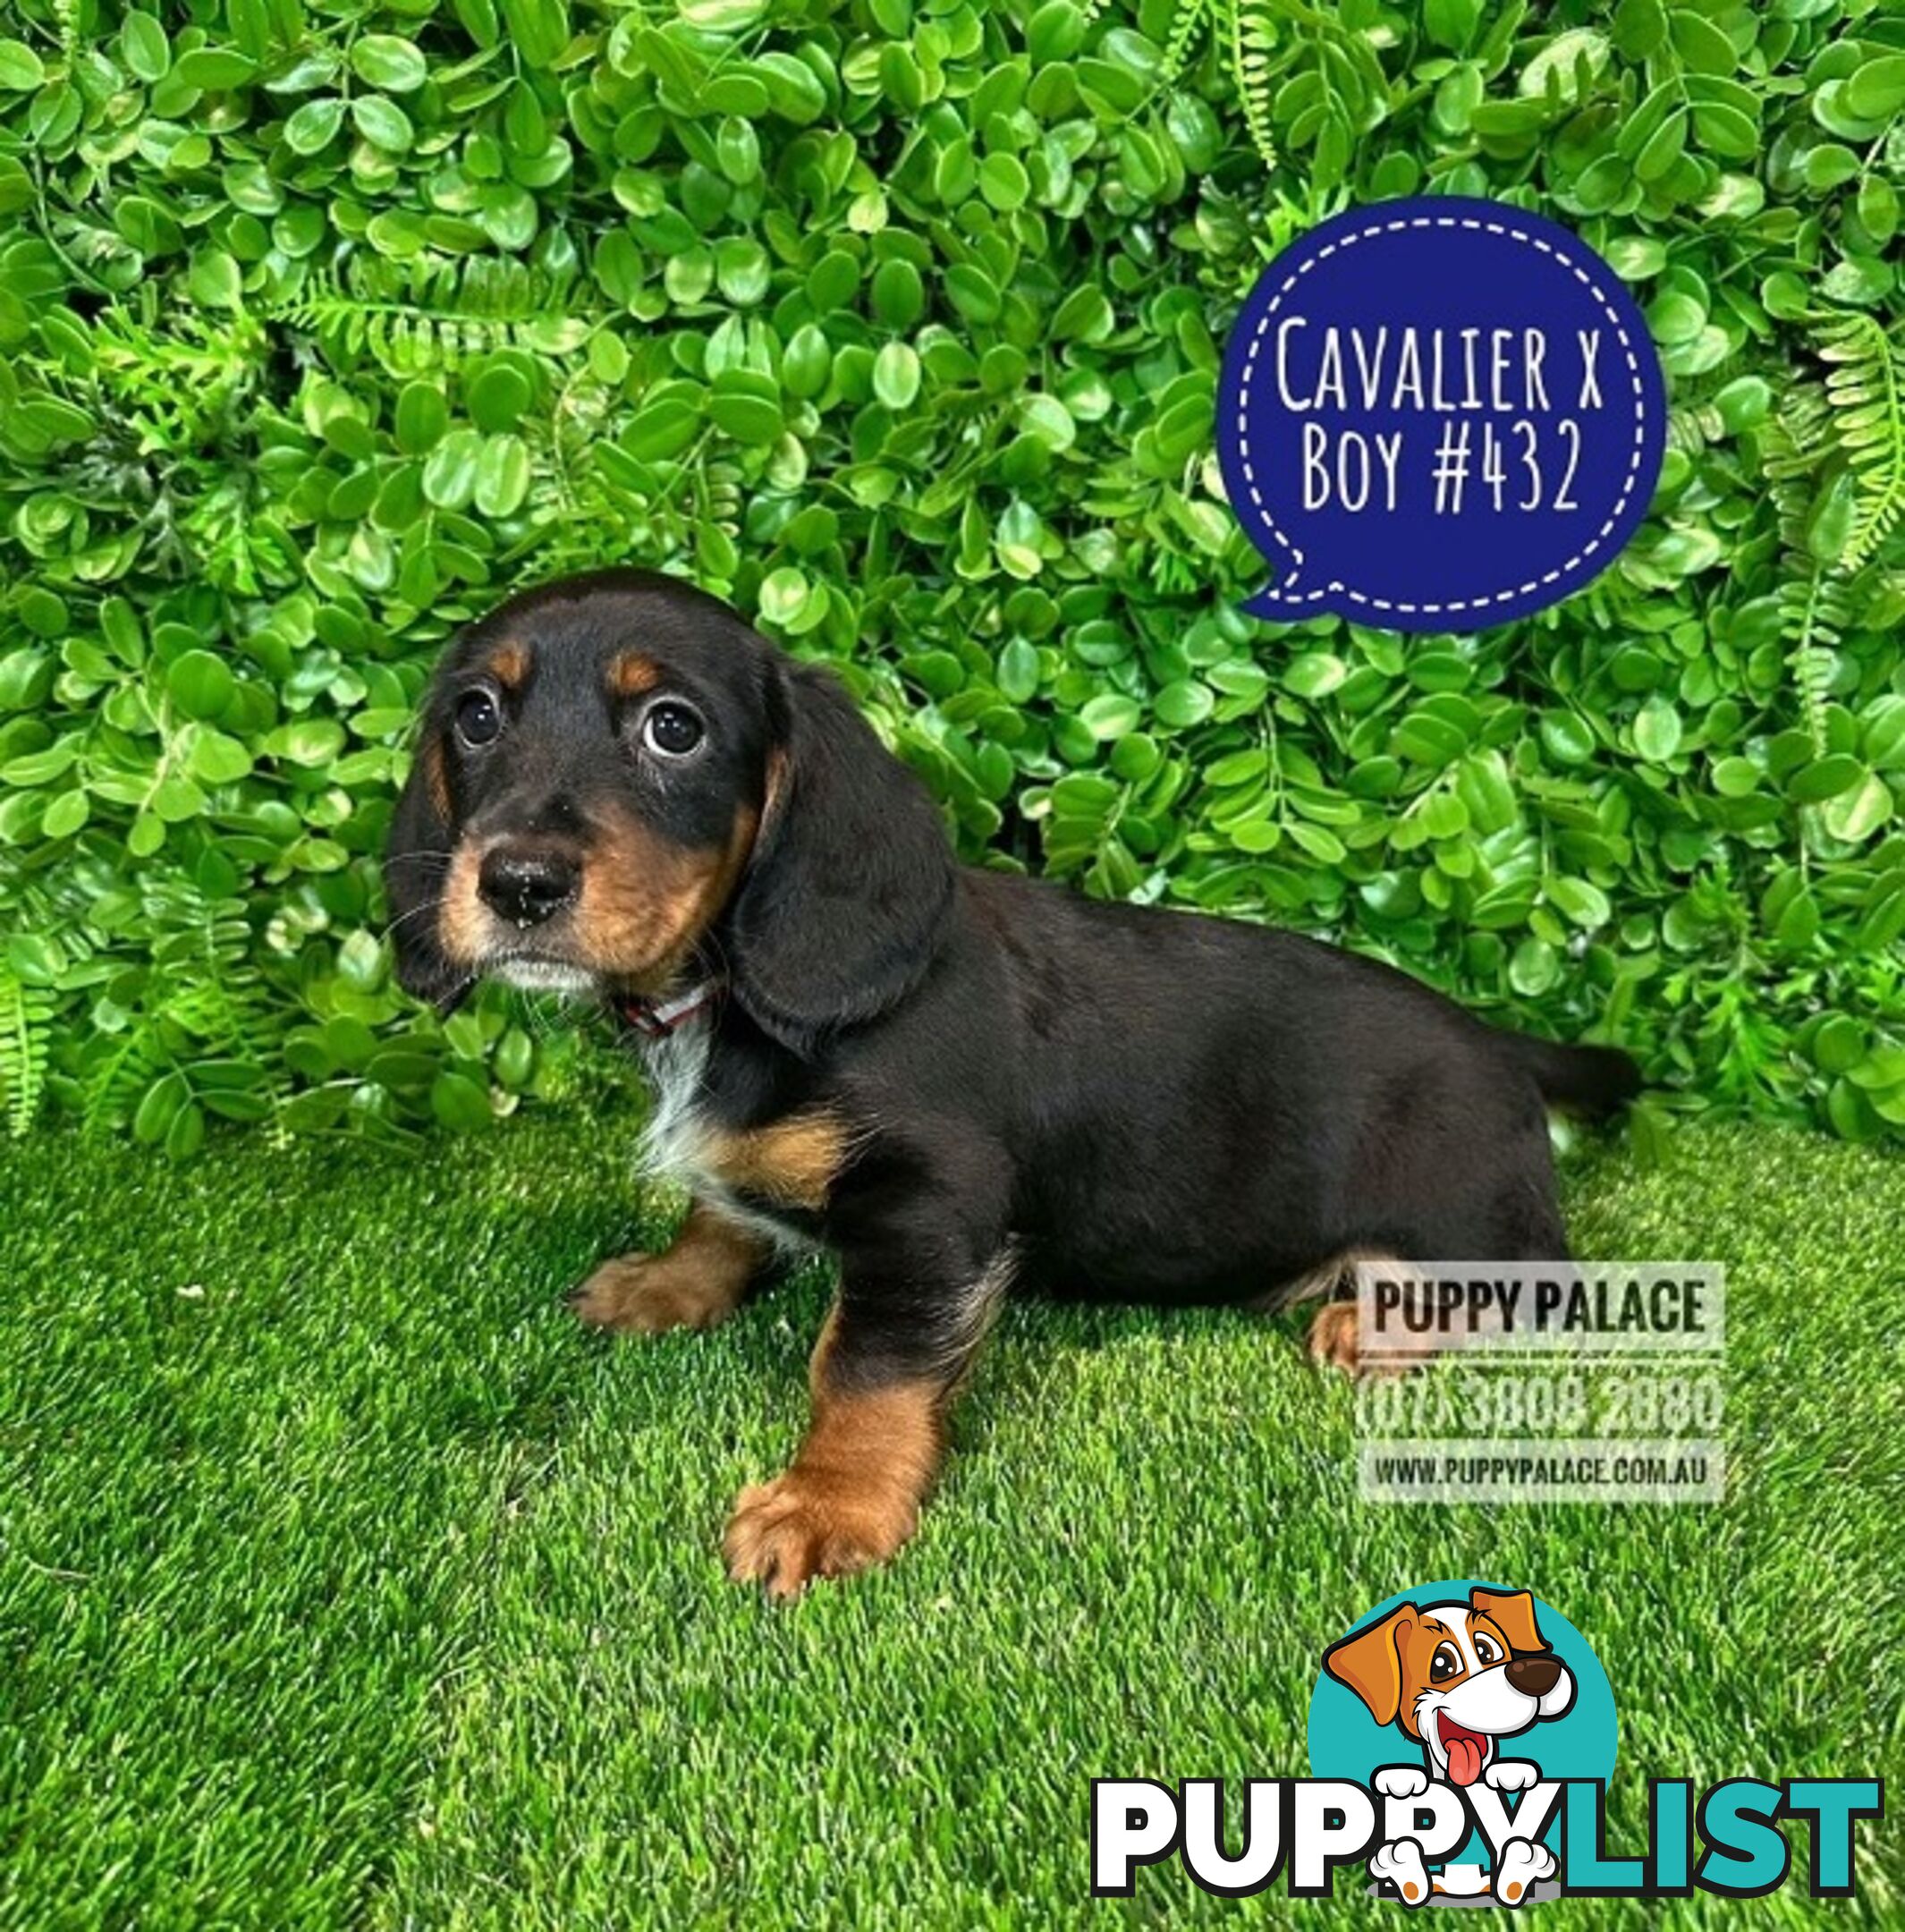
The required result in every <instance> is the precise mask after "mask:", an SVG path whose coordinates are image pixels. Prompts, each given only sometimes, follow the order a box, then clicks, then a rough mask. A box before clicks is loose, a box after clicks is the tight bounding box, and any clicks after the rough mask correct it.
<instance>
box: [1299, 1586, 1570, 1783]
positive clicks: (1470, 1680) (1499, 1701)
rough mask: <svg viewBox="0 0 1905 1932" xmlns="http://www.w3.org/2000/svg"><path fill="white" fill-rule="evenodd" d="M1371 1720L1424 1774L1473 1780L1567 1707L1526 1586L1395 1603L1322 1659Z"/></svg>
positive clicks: (1562, 1672) (1557, 1664) (1564, 1675)
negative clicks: (1393, 1730) (1391, 1728)
mask: <svg viewBox="0 0 1905 1932" xmlns="http://www.w3.org/2000/svg"><path fill="white" fill-rule="evenodd" d="M1323 1662H1324V1667H1325V1669H1326V1670H1327V1671H1328V1672H1329V1674H1330V1675H1331V1676H1332V1677H1334V1678H1335V1679H1336V1681H1337V1682H1339V1683H1343V1684H1347V1685H1348V1686H1349V1687H1350V1690H1352V1691H1355V1693H1356V1694H1357V1696H1358V1697H1359V1698H1360V1699H1362V1700H1363V1702H1364V1703H1365V1704H1366V1705H1367V1707H1368V1708H1369V1714H1370V1716H1373V1717H1374V1718H1375V1719H1376V1722H1377V1723H1378V1724H1396V1725H1398V1726H1399V1727H1400V1728H1401V1730H1402V1731H1403V1732H1404V1733H1406V1734H1407V1735H1408V1736H1410V1737H1411V1738H1414V1739H1415V1740H1416V1741H1417V1742H1418V1743H1419V1744H1420V1745H1421V1746H1422V1748H1423V1750H1424V1752H1425V1754H1426V1755H1427V1762H1428V1768H1429V1772H1430V1775H1432V1776H1435V1777H1437V1778H1440V1779H1443V1780H1444V1781H1445V1782H1447V1783H1448V1784H1474V1783H1475V1782H1476V1780H1477V1778H1479V1777H1480V1776H1481V1775H1482V1774H1483V1772H1484V1771H1486V1769H1487V1768H1488V1767H1489V1765H1490V1764H1491V1763H1492V1762H1493V1761H1494V1758H1495V1755H1496V1740H1497V1739H1500V1738H1505V1737H1513V1736H1514V1735H1515V1734H1516V1733H1518V1732H1521V1731H1526V1730H1528V1728H1529V1726H1530V1725H1532V1724H1537V1723H1538V1722H1540V1721H1541V1720H1542V1719H1543V1718H1546V1717H1559V1716H1562V1714H1563V1713H1564V1712H1565V1711H1567V1710H1568V1709H1569V1708H1570V1707H1571V1705H1572V1704H1573V1702H1574V1679H1573V1678H1572V1676H1571V1675H1570V1674H1569V1673H1568V1671H1567V1669H1566V1667H1565V1666H1564V1665H1562V1662H1561V1660H1560V1659H1559V1658H1558V1657H1555V1656H1554V1654H1553V1652H1552V1651H1550V1650H1549V1648H1548V1647H1547V1645H1546V1644H1545V1643H1544V1642H1543V1641H1542V1637H1541V1632H1540V1631H1539V1630H1537V1628H1536V1624H1535V1600H1534V1598H1533V1597H1530V1596H1529V1595H1528V1592H1527V1591H1526V1590H1515V1591H1501V1590H1488V1589H1476V1590H1472V1591H1470V1593H1469V1601H1468V1602H1467V1603H1466V1604H1461V1603H1446V1604H1427V1605H1422V1606H1418V1605H1414V1604H1403V1605H1401V1606H1400V1607H1398V1608H1397V1609H1394V1610H1392V1611H1391V1612H1390V1613H1389V1614H1388V1615H1387V1616H1385V1617H1384V1618H1382V1619H1381V1620H1380V1621H1379V1622H1377V1623H1372V1624H1371V1625H1370V1626H1369V1627H1368V1628H1367V1630H1361V1631H1357V1632H1356V1633H1355V1635H1354V1636H1351V1637H1345V1638H1344V1639H1343V1640H1342V1642H1341V1643H1339V1644H1334V1645H1332V1646H1331V1648H1329V1649H1328V1650H1327V1651H1325V1653H1324V1658H1323Z"/></svg>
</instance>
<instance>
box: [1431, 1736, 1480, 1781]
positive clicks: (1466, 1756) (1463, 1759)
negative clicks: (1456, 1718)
mask: <svg viewBox="0 0 1905 1932" xmlns="http://www.w3.org/2000/svg"><path fill="white" fill-rule="evenodd" d="M1442 1742H1443V1747H1444V1750H1447V1752H1448V1754H1449V1779H1450V1782H1451V1783H1452V1784H1474V1783H1475V1781H1476V1779H1477V1778H1478V1777H1480V1776H1481V1775H1482V1763H1483V1759H1484V1758H1486V1754H1487V1747H1486V1742H1485V1741H1484V1740H1482V1739H1481V1738H1478V1737H1477V1736H1476V1734H1475V1733H1474V1732H1472V1731H1465V1730H1461V1729H1458V1728H1457V1727H1456V1726H1454V1725H1452V1724H1448V1723H1446V1722H1444V1724H1443V1727H1442Z"/></svg>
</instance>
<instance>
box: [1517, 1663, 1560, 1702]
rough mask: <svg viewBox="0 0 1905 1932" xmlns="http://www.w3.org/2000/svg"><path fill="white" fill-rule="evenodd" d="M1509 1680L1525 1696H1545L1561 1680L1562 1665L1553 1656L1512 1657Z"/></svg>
mask: <svg viewBox="0 0 1905 1932" xmlns="http://www.w3.org/2000/svg"><path fill="white" fill-rule="evenodd" d="M1508 1681H1509V1682H1510V1683H1511V1684H1512V1685H1513V1686H1514V1687H1515V1689H1516V1690H1517V1691H1520V1692H1521V1693H1522V1694H1523V1696H1525V1697H1531V1698H1543V1697H1545V1696H1546V1695H1547V1694H1548V1692H1549V1691H1552V1690H1553V1689H1554V1686H1555V1685H1556V1684H1558V1683H1559V1682H1561V1665H1560V1663H1559V1662H1558V1661H1557V1660H1556V1659H1555V1658H1554V1657H1510V1658H1509V1660H1508Z"/></svg>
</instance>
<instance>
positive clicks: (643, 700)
mask: <svg viewBox="0 0 1905 1932" xmlns="http://www.w3.org/2000/svg"><path fill="white" fill-rule="evenodd" d="M385 879H386V882H387V884H388V886H389V894H390V901H391V911H392V932H393V935H394V942H395V946H396V955H397V970H398V975H399V977H400V978H401V979H402V981H403V984H404V985H405V986H406V987H409V988H410V989H411V991H412V992H414V993H416V994H418V995H419V996H422V997H424V998H428V999H431V1000H434V1001H436V1003H438V1004H441V1005H449V1004H453V1003H454V1001H455V1000H456V999H457V998H459V997H461V995H462V994H463V993H464V992H466V991H467V990H468V989H469V987H470V986H471V984H473V983H474V981H475V980H476V979H478V978H479V977H481V976H482V975H484V974H486V973H487V974H492V975H494V976H495V977H496V978H499V979H506V980H509V981H510V982H512V983H513V984H516V985H519V986H527V987H551V988H555V989H556V990H559V991H563V992H567V993H573V994H593V995H599V996H616V995H638V996H647V997H659V996H665V994H667V993H668V992H669V991H670V990H671V989H672V988H673V987H679V986H681V985H682V984H683V983H685V982H686V981H688V980H690V979H693V978H696V977H698V976H699V975H701V974H704V973H707V972H710V971H715V970H721V971H724V972H726V973H727V974H728V975H730V976H731V978H732V986H733V990H734V993H735V996H736V997H737V998H738V999H739V1000H740V1001H741V1004H743V1005H744V1006H745V1007H746V1008H747V1009H748V1011H749V1013H751V1014H752V1016H753V1017H754V1018H755V1020H756V1021H758V1023H759V1024H760V1025H761V1026H762V1027H764V1028H765V1029H766V1030H768V1031H769V1032H771V1033H773V1034H774V1035H775V1037H776V1038H781V1039H782V1040H783V1041H784V1042H785V1043H786V1044H788V1045H791V1046H793V1047H796V1048H803V1047H807V1046H809V1045H811V1044H812V1042H813V1041H814V1040H815V1039H817V1038H818V1037H819V1036H820V1035H821V1034H823V1033H825V1032H826V1030H829V1029H830V1028H834V1027H838V1026H841V1025H844V1024H850V1023H852V1022H854V1021H862V1020H865V1019H868V1018H870V1017H872V1016H873V1015H874V1014H875V1013H878V1012H880V1011H882V1010H883V1009H884V1008H885V1007H886V1006H888V1005H890V1004H892V1003H893V1001H894V1000H896V999H898V998H899V997H900V996H902V994H903V993H904V992H905V991H906V990H907V989H908V988H909V987H910V986H911V984H912V983H913V982H914V981H915V980H916V979H919V977H920V976H921V975H922V974H923V973H924V972H925V970H926V968H927V964H928V963H929V962H930V959H931V956H932V953H933V951H934V949H935V946H936V941H937V939H938V936H939V934H940V932H941V930H942V928H943V926H944V918H945V913H946V909H947V906H948V903H949V902H950V899H951V895H952V885H953V861H952V855H951V853H950V852H949V851H948V849H947V845H946V841H945V836H944V830H943V828H942V826H941V825H940V822H939V818H938V815H937V813H936V811H935V809H934V808H933V806H932V804H931V801H929V800H928V799H927V795H926V793H925V792H924V791H923V789H922V788H921V787H920V785H919V783H918V781H917V780H916V779H915V778H914V777H913V776H912V775H911V774H910V772H908V771H907V769H906V768H905V767H904V766H902V764H900V763H899V761H898V760H897V759H895V758H893V757H892V756H891V755H890V754H888V753H887V752H886V750H885V749H884V748H883V747H882V746H881V744H880V742H879V741H878V739H877V738H876V737H875V735H874V734H873V733H872V732H871V730H869V729H868V726H867V724H866V723H865V722H864V721H863V720H862V719H861V717H860V716H859V713H858V712H857V711H856V710H855V709H854V708H853V707H852V705H851V703H850V702H849V701H848V700H847V699H846V697H845V696H844V694H843V693H842V691H840V690H839V689H838V687H837V686H835V685H834V683H833V682H832V681H831V680H830V679H828V678H826V677H825V676H824V675H823V674H820V673H818V672H816V671H814V670H811V669H809V668H808V667H805V666H802V665H796V664H794V663H792V661H791V660H789V659H787V658H784V657H782V656H781V655H780V654H779V653H777V652H776V651H775V649H774V648H772V646H770V645H769V644H768V643H767V642H766V640H765V639H763V638H761V637H759V636H758V635H757V633H756V632H754V631H752V630H750V629H749V627H748V626H747V625H746V624H745V623H742V622H741V619H740V618H739V617H738V616H737V615H735V614H734V613H733V612H732V611H730V610H729V609H727V607H726V606H724V605H722V604H720V603H718V602H717V601H716V600H715V599H714V598H713V597H707V596H704V595H703V594H702V593H700V592H699V591H697V590H694V589H690V587H689V586H688V585H686V584H683V583H681V582H679V581H677V580H673V579H672V578H665V577H659V576H654V575H650V574H648V573H647V572H635V571H615V572H603V573H601V574H598V575H596V576H591V577H586V578H579V579H573V580H568V581H566V582H563V583H558V584H554V585H550V586H547V587H546V588H544V589H538V590H534V591H530V592H529V593H526V594H525V595H523V596H521V597H513V598H512V599H510V600H509V601H508V602H507V603H505V604H504V605H503V606H500V607H499V608H498V609H496V610H495V611H493V612H491V613H490V614H489V615H488V616H487V617H485V618H484V619H483V620H482V621H481V622H480V623H477V624H474V625H472V626H471V627H470V629H469V630H468V631H465V632H464V633H463V634H462V635H461V637H459V638H458V639H457V640H455V642H454V643H453V645H452V646H451V648H450V649H449V650H448V652H447V653H446V654H445V658H444V661H443V663H442V665H441V666H440V667H439V669H438V671H437V674H436V680H435V682H434V683H433V685H432V687H431V690H430V693H429V696H428V700H427V701H426V704H425V706H424V711H423V718H422V724H421V731H420V733H419V739H418V742H417V750H416V758H415V761H414V763H413V766H412V768H411V775H410V780H409V783H408V784H407V785H406V786H405V788H404V792H403V796H402V799H401V800H400V801H399V803H398V807H397V813H396V818H395V822H394V826H393V828H392V834H391V843H390V851H389V854H388V856H387V858H386V860H385Z"/></svg>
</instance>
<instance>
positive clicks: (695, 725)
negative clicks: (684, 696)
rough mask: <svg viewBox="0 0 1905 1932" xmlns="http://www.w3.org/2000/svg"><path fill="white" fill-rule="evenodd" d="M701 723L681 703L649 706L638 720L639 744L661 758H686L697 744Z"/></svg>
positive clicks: (701, 728)
mask: <svg viewBox="0 0 1905 1932" xmlns="http://www.w3.org/2000/svg"><path fill="white" fill-rule="evenodd" d="M702 730H703V727H702V724H701V720H700V719H699V717H697V716H695V714H694V713H693V712H692V711H690V709H689V708H688V707H687V706H686V705H684V704H675V703H673V702H664V703H662V704H658V705H656V706H654V707H652V708H650V710H649V712H648V716H646V717H645V718H643V719H642V721H641V735H642V741H643V742H644V743H645V744H646V745H647V746H648V749H649V750H651V751H659V752H660V753H661V754H662V756H663V757H664V758H686V757H687V755H688V754H689V753H690V751H692V750H694V748H695V747H696V746H697V745H698V744H699V743H700V742H701V738H702Z"/></svg>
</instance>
